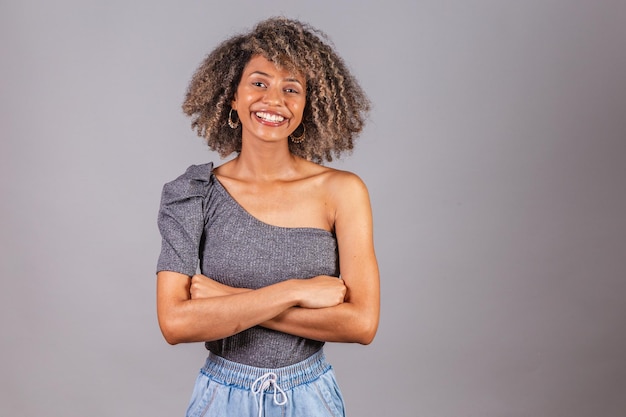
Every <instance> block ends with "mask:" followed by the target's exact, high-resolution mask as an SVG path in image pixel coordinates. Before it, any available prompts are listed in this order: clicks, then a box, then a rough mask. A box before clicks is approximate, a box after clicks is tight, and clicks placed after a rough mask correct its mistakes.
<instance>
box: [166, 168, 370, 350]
mask: <svg viewBox="0 0 626 417" xmlns="http://www.w3.org/2000/svg"><path fill="white" fill-rule="evenodd" d="M351 181H352V184H351V186H350V187H348V188H347V189H348V192H346V190H345V189H344V190H343V191H344V192H343V195H342V198H341V199H339V201H338V203H337V206H336V213H335V221H334V226H335V233H336V236H337V243H338V247H339V260H340V264H339V267H340V271H341V279H337V278H336V277H329V276H317V277H314V278H310V279H292V280H287V281H283V282H279V283H276V284H273V285H269V286H267V287H263V288H260V289H257V290H249V289H243V288H232V287H229V286H226V285H223V284H220V283H218V282H216V281H214V280H212V279H210V278H209V277H205V276H202V275H195V276H193V277H189V276H187V275H184V274H179V273H176V272H171V271H161V272H159V273H158V275H157V314H158V318H159V325H160V327H161V331H162V332H163V335H164V337H165V339H166V340H167V341H168V342H169V343H171V344H177V343H184V342H199V341H208V340H216V339H221V338H224V337H228V336H231V335H234V334H236V333H239V332H241V331H243V330H245V329H248V328H250V327H253V326H256V325H261V326H264V327H267V328H270V329H274V330H278V331H281V332H285V333H289V334H293V335H297V336H301V337H305V338H309V339H315V340H323V341H333V342H356V343H362V344H369V343H370V342H371V341H372V340H373V338H374V336H375V334H376V330H377V328H378V318H379V311H380V300H379V299H380V289H379V273H378V266H377V262H376V256H375V253H374V245H373V227H372V214H371V207H370V202H369V197H368V194H367V190H366V188H365V186H364V185H363V183H362V182H361V181H360V180H359V179H352V180H351Z"/></svg>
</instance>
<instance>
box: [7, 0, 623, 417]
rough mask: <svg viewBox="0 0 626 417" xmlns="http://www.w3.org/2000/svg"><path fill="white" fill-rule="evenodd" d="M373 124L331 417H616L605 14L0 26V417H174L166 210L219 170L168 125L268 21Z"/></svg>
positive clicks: (239, 5) (207, 6)
mask: <svg viewBox="0 0 626 417" xmlns="http://www.w3.org/2000/svg"><path fill="white" fill-rule="evenodd" d="M278 14H281V15H287V16H290V17H296V18H300V19H302V20H306V21H308V22H310V23H312V24H313V25H315V26H317V27H319V28H321V29H323V30H324V31H326V32H327V33H328V34H329V35H330V37H331V38H332V39H333V40H334V42H335V45H336V47H337V49H338V50H339V51H340V53H341V54H342V56H344V58H345V59H346V61H347V62H348V64H349V65H350V67H351V68H352V69H353V71H354V72H355V74H356V75H357V77H358V78H359V79H360V80H361V82H362V84H363V86H364V87H365V89H366V90H367V91H368V92H369V94H370V96H371V99H372V101H373V103H374V109H373V112H372V115H371V121H370V123H369V125H368V127H367V130H366V131H365V133H364V134H363V136H362V139H361V141H360V143H359V144H358V147H357V150H356V151H355V152H354V154H353V155H352V156H350V157H348V158H345V159H344V160H343V161H338V162H337V163H334V164H333V165H334V166H337V167H339V168H342V169H349V170H353V171H355V172H357V173H358V174H359V175H361V176H362V178H363V179H364V180H365V181H366V182H367V183H368V185H369V188H370V191H371V196H372V202H373V207H374V210H375V221H376V236H375V238H376V246H377V253H378V257H379V261H380V266H381V272H382V320H381V323H380V331H379V333H378V336H377V339H376V340H375V342H374V343H373V344H372V345H370V346H367V347H362V346H358V345H330V346H328V349H327V352H328V354H329V356H330V358H331V360H332V361H333V362H334V364H335V367H336V371H337V375H338V378H339V381H340V384H341V386H342V388H343V391H344V394H345V397H346V401H347V407H348V411H349V415H350V416H353V417H355V416H411V417H413V416H434V417H457V416H467V417H490V416H493V417H497V416H498V417H499V416H569V417H578V416H580V417H583V416H594V417H595V416H603V417H607V416H624V415H626V411H625V410H626V334H625V333H626V302H625V301H626V279H625V276H626V274H625V271H626V256H625V255H626V221H625V219H624V213H626V187H625V186H624V180H625V179H626V77H625V74H626V3H625V2H623V1H619V0H617V1H610V0H607V1H588V2H587V1H566V0H531V1H522V2H520V1H512V0H511V1H495V0H494V1H486V0H485V1H479V0H463V1H460V0H459V1H437V0H424V1H404V2H394V1H384V2H374V1H361V2H358V3H357V2H354V3H352V2H349V1H347V0H345V1H341V0H332V1H331V0H323V1H321V0H318V1H316V2H313V1H309V2H307V3H303V4H298V3H297V2H294V1H277V0H274V1H267V2H234V1H233V2H219V3H218V2H208V1H181V0H179V1H170V2H167V1H164V0H160V1H155V0H150V1H148V0H137V1H118V0H91V1H85V0H80V1H79V0H57V1H45V0H21V1H8V0H2V2H1V3H0V39H1V43H0V60H1V64H0V123H1V129H2V130H1V135H2V138H1V142H0V146H1V149H0V151H1V158H2V159H1V165H0V170H1V172H0V174H1V175H0V185H1V210H2V212H1V216H0V222H1V223H0V225H1V236H2V237H1V245H2V246H1V248H0V256H1V270H0V272H1V274H2V289H1V291H0V325H1V331H2V345H1V346H2V355H1V356H0V361H1V362H0V415H2V416H13V415H23V416H59V417H73V416H77V417H78V416H81V417H82V416H87V415H89V416H115V417H123V416H163V417H166V416H176V415H179V416H180V415H182V414H183V412H184V409H185V407H186V404H187V400H188V398H189V395H190V393H191V387H192V384H193V381H194V379H195V376H196V372H197V370H198V368H199V367H200V366H201V364H202V362H203V359H204V356H205V351H204V348H203V346H202V345H200V344H195V345H185V346H175V347H171V346H169V345H167V344H166V343H165V342H164V340H163V339H162V337H161V335H160V333H159V329H158V326H157V321H156V315H155V302H154V301H155V279H154V268H155V261H156V257H157V255H158V251H159V245H160V240H159V235H158V232H157V229H156V223H155V222H156V213H157V207H158V203H159V196H160V190H161V186H162V184H163V183H164V182H166V181H168V180H170V179H172V178H174V177H175V176H177V175H179V174H180V173H181V172H183V170H184V169H185V168H186V167H187V166H188V165H189V164H192V163H201V162H206V161H209V160H213V161H218V157H217V156H216V155H215V154H212V153H210V152H209V151H208V150H207V149H206V147H205V146H204V145H203V143H202V141H201V140H200V139H198V138H197V137H196V136H195V135H194V133H193V132H192V131H191V130H190V129H189V124H188V123H189V122H188V120H187V119H186V118H185V117H184V116H183V115H182V112H181V110H180V103H181V101H182V98H183V94H184V91H185V88H186V85H187V82H188V81H189V78H190V76H191V74H192V72H193V70H194V69H195V68H196V66H197V65H198V64H199V62H200V60H201V59H202V58H203V57H204V55H205V54H206V53H207V52H208V51H209V50H210V49H211V48H212V47H214V46H215V45H216V44H217V43H218V42H219V41H220V40H222V39H223V38H225V37H226V36H229V35H230V34H232V33H234V32H235V31H238V30H242V29H246V28H249V27H250V26H251V25H252V24H253V23H255V22H256V21H257V20H259V19H261V18H264V17H268V16H272V15H278Z"/></svg>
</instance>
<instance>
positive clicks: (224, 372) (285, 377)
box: [201, 349, 331, 390]
mask: <svg viewBox="0 0 626 417" xmlns="http://www.w3.org/2000/svg"><path fill="white" fill-rule="evenodd" d="M329 369H331V365H330V363H328V362H327V360H326V356H325V355H324V351H323V350H321V349H320V350H319V351H317V352H316V353H314V354H313V355H311V356H309V357H308V358H307V359H305V360H303V361H302V362H298V363H295V364H293V365H289V366H285V367H282V368H257V367H255V366H250V365H244V364H241V363H238V362H232V361H229V360H228V359H224V358H222V357H221V356H218V355H216V354H214V353H212V352H209V357H208V358H207V360H206V363H205V364H204V367H203V368H202V369H201V372H203V373H205V374H206V375H209V376H210V377H211V378H213V379H214V380H216V381H218V382H221V383H222V384H225V385H233V386H236V387H239V388H242V389H250V387H252V385H253V384H254V383H255V381H257V380H258V379H259V378H263V377H264V376H265V375H267V374H268V373H273V374H275V375H276V381H275V382H276V383H277V384H278V385H279V386H280V387H281V388H282V389H283V390H290V389H292V388H295V387H297V386H298V385H302V384H308V383H310V382H312V381H314V380H316V379H317V378H319V377H320V376H322V375H323V374H324V373H325V372H326V371H328V370H329Z"/></svg>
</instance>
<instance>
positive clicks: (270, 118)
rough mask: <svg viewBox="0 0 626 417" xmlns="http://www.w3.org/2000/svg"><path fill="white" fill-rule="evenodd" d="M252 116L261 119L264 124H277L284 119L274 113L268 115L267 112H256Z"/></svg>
mask: <svg viewBox="0 0 626 417" xmlns="http://www.w3.org/2000/svg"><path fill="white" fill-rule="evenodd" d="M254 115H255V116H256V117H257V118H259V119H261V120H262V121H264V122H267V123H275V124H279V123H282V122H284V121H285V118H284V117H283V116H281V115H280V114H276V113H268V112H264V111H258V112H255V113H254Z"/></svg>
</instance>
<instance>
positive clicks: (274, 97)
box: [263, 86, 283, 105]
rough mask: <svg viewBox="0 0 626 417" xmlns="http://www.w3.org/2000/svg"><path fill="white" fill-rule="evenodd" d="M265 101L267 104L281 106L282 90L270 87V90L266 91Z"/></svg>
mask: <svg viewBox="0 0 626 417" xmlns="http://www.w3.org/2000/svg"><path fill="white" fill-rule="evenodd" d="M263 100H264V101H265V102H266V103H267V104H274V105H278V104H281V103H282V100H283V96H282V91H281V89H280V88H277V87H273V86H270V87H268V89H267V90H266V91H265V96H264V97H263Z"/></svg>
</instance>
